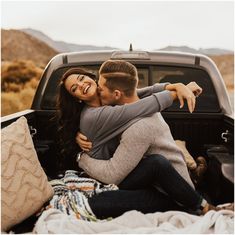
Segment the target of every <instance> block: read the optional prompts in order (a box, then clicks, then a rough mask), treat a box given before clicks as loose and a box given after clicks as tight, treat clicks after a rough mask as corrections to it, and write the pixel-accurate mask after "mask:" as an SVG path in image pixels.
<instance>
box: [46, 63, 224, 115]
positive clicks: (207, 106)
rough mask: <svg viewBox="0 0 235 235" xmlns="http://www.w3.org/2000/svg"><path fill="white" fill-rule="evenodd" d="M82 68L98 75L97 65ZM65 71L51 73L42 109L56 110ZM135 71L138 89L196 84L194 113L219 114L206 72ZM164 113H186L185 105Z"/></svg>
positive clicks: (179, 69)
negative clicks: (197, 87) (196, 96)
mask: <svg viewBox="0 0 235 235" xmlns="http://www.w3.org/2000/svg"><path fill="white" fill-rule="evenodd" d="M82 67H84V68H87V69H89V70H92V71H93V72H95V73H96V74H97V75H98V70H99V66H98V65H97V66H95V65H94V66H91V65H89V66H82ZM67 69H69V68H68V67H66V68H59V69H57V70H56V71H54V72H53V74H52V76H51V77H50V79H49V81H48V84H47V86H46V90H45V93H44V97H43V98H42V108H43V109H49V110H54V109H55V108H56V94H57V92H58V89H57V88H58V83H59V80H60V78H61V77H62V75H63V73H64V72H65V71H66V70H67ZM137 69H138V75H139V86H138V87H139V88H141V87H145V86H148V85H152V84H154V83H164V82H170V83H178V82H181V83H183V84H188V83H189V82H191V81H195V82H197V84H198V85H199V86H201V87H202V89H203V93H202V94H201V96H200V97H199V98H197V103H196V108H195V112H220V108H219V103H218V99H217V95H216V94H215V89H214V86H213V84H212V82H211V79H210V77H209V75H208V73H207V72H206V71H204V70H202V69H198V68H188V67H177V66H158V65H145V66H144V65H143V66H141V67H140V66H138V65H137ZM164 111H165V112H168V111H174V112H175V111H178V112H186V111H187V105H185V106H184V108H182V109H179V102H178V101H175V102H174V103H173V105H172V106H171V107H170V108H168V109H166V110H164Z"/></svg>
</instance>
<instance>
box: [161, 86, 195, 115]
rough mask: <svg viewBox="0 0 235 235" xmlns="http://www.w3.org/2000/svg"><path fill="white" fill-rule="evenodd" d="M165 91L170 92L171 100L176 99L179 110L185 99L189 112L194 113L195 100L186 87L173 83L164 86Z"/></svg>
mask: <svg viewBox="0 0 235 235" xmlns="http://www.w3.org/2000/svg"><path fill="white" fill-rule="evenodd" d="M191 86H192V85H191ZM165 89H166V90H169V91H171V92H172V97H173V99H175V98H178V100H179V102H180V108H183V106H184V99H186V101H187V104H188V109H189V112H190V113H192V112H193V111H194V109H195V104H196V98H195V95H194V94H193V92H192V91H191V90H190V89H189V88H188V87H187V86H185V85H184V84H183V83H174V84H168V85H166V87H165ZM175 92H176V94H175Z"/></svg>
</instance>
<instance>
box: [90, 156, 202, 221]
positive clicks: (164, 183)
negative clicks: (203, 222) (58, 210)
mask: <svg viewBox="0 0 235 235" xmlns="http://www.w3.org/2000/svg"><path fill="white" fill-rule="evenodd" d="M155 185H159V186H160V187H161V188H162V189H163V190H164V191H165V192H166V193H167V194H166V193H162V192H161V191H159V190H158V189H157V188H156V187H155ZM88 201H89V204H90V207H91V209H92V210H93V212H94V214H95V215H96V216H97V217H98V218H105V217H109V216H112V217H116V216H119V215H121V214H123V213H124V212H126V211H129V210H138V211H141V212H143V213H152V212H156V211H167V210H185V209H190V210H197V209H198V208H199V207H200V205H201V201H202V197H201V196H200V195H199V194H198V193H197V192H196V191H195V190H194V189H193V188H192V187H191V186H190V185H189V184H188V183H187V182H186V181H185V180H184V179H183V178H182V177H181V176H180V174H179V173H178V172H177V171H176V170H175V168H174V167H173V166H172V165H171V163H170V162H169V160H167V159H166V158H165V157H163V156H161V155H157V154H154V155H151V156H148V157H146V158H144V159H142V160H141V161H140V162H139V164H138V165H137V167H136V168H135V169H134V170H133V171H132V172H131V173H130V174H129V175H128V176H127V177H126V178H125V179H124V180H123V181H122V182H121V183H120V184H119V190H117V191H108V192H103V193H100V194H98V195H95V196H93V197H92V198H90V199H89V200H88ZM179 204H181V206H180V205H179Z"/></svg>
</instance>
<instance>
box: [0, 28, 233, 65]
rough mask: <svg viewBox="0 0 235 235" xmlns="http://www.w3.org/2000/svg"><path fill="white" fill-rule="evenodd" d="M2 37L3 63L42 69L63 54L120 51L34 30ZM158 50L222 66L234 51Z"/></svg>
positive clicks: (170, 47) (9, 32)
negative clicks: (198, 57) (21, 63)
mask: <svg viewBox="0 0 235 235" xmlns="http://www.w3.org/2000/svg"><path fill="white" fill-rule="evenodd" d="M1 36H2V38H1V39H2V40H1V52H2V54H1V58H2V61H13V60H32V61H33V62H34V63H35V64H36V65H38V66H41V67H44V66H45V65H46V64H47V63H48V62H49V60H50V59H51V58H52V57H54V56H55V55H56V54H58V53H61V52H74V51H85V50H119V49H118V48H115V47H105V46H104V47H100V46H93V45H79V44H73V43H67V42H63V41H55V40H53V39H51V38H50V37H48V36H47V35H46V34H44V33H42V32H40V31H38V30H34V29H22V30H16V29H10V30H5V29H1ZM158 50H165V51H182V52H191V53H201V54H206V55H209V56H210V57H216V59H218V58H217V57H218V56H219V57H220V58H219V60H221V64H222V60H224V59H225V58H227V56H229V57H233V51H229V50H223V49H219V48H210V49H199V50H196V49H193V48H190V47H187V46H181V47H175V46H168V47H165V48H161V49H158ZM221 56H222V57H223V59H222V57H221ZM225 61H227V59H225ZM229 61H230V60H229ZM223 64H224V62H223ZM229 67H231V66H229Z"/></svg>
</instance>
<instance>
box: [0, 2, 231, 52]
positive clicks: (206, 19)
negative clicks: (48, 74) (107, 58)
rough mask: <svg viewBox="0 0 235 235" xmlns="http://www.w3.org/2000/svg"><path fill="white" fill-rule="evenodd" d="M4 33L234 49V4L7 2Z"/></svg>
mask: <svg viewBox="0 0 235 235" xmlns="http://www.w3.org/2000/svg"><path fill="white" fill-rule="evenodd" d="M1 15H2V19H1V25H2V28H5V29H10V28H14V29H22V28H33V29H36V30H40V31H42V32H43V33H45V34H46V35H48V36H49V37H51V38H52V39H54V40H62V41H66V42H70V43H76V44H90V45H97V46H111V47H117V48H121V49H128V48H129V43H130V42H132V43H133V47H134V49H146V50H151V49H159V48H163V47H166V46H168V45H176V46H182V45H186V46H190V47H193V48H195V49H199V48H212V47H217V48H222V49H229V50H234V3H233V1H45V0H44V1H42V0H41V1H32V0H31V1H9V0H7V1H2V14H1Z"/></svg>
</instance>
